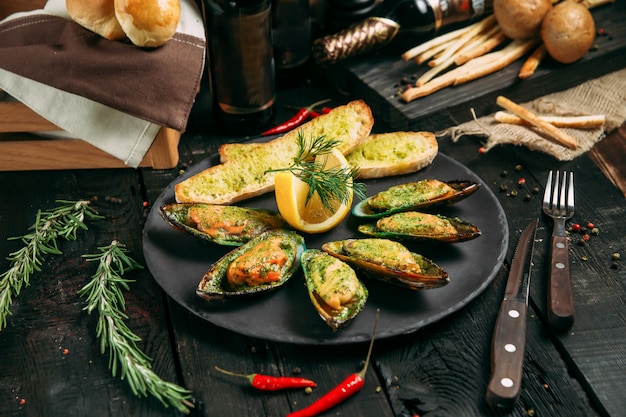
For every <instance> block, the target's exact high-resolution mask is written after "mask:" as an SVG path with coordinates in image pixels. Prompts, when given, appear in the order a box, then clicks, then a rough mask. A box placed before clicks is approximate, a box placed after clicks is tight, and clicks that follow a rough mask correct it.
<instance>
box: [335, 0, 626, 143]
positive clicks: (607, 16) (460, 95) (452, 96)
mask: <svg viewBox="0 0 626 417" xmlns="http://www.w3.org/2000/svg"><path fill="white" fill-rule="evenodd" d="M592 13H593V15H594V19H595V22H596V26H597V28H602V29H604V30H605V31H606V33H607V36H597V37H596V40H595V45H596V46H597V48H594V50H592V51H590V52H589V53H588V54H587V55H586V56H585V57H584V58H582V59H581V60H579V61H577V62H575V63H573V64H568V65H563V64H559V63H557V62H555V61H553V60H551V59H549V58H548V59H545V60H544V62H543V63H542V64H541V65H540V67H539V68H538V69H537V72H536V73H535V75H534V76H532V77H530V78H528V79H526V80H521V79H518V78H517V73H518V71H519V68H520V67H521V65H522V60H521V59H520V60H518V61H517V62H515V63H513V64H512V65H510V66H509V67H507V68H505V69H503V70H500V71H498V72H497V73H495V74H491V75H489V76H486V77H484V78H481V79H478V80H475V81H472V82H469V83H467V84H464V85H460V86H457V87H448V88H445V89H443V90H440V91H438V92H436V93H434V94H432V95H430V96H427V97H423V98H420V99H417V100H414V101H412V102H411V103H405V102H403V101H401V100H400V98H399V97H398V96H397V94H396V93H397V91H398V89H399V87H398V85H397V84H398V83H399V82H400V81H401V80H402V79H407V80H410V79H411V77H412V76H414V75H417V76H419V75H421V74H422V73H423V72H425V71H426V70H427V68H428V67H426V66H424V65H423V66H417V65H416V64H415V63H414V62H412V61H409V62H405V61H403V60H402V59H401V58H400V53H398V52H397V51H394V53H393V54H391V52H389V51H386V50H383V51H380V52H379V53H376V54H374V55H370V56H367V57H363V58H357V59H354V60H350V61H346V62H344V63H340V64H338V65H336V66H335V67H333V68H330V69H329V80H330V81H331V82H334V83H336V84H337V85H338V87H339V88H340V89H341V90H342V91H346V92H348V93H351V94H353V95H355V96H356V97H360V98H363V99H365V100H366V101H367V103H368V104H369V105H370V106H371V107H372V111H373V112H374V115H375V116H376V118H377V119H380V120H383V121H385V123H387V124H388V125H389V126H390V127H391V128H393V129H397V130H402V129H417V130H430V131H440V130H443V129H446V128H448V127H451V126H456V125H457V124H460V123H463V122H466V121H469V120H471V118H472V114H471V109H474V111H475V112H476V114H477V116H478V117H480V116H483V115H487V114H490V113H493V112H495V111H497V110H500V108H499V107H498V106H497V105H496V102H495V99H496V97H497V96H498V95H504V96H506V97H508V98H510V99H511V100H513V101H516V102H524V101H529V100H532V99H535V98H537V97H540V96H543V95H546V94H548V93H553V92H556V91H561V90H564V89H567V88H569V87H573V86H575V85H578V84H580V83H581V82H584V81H586V80H589V79H592V78H595V77H598V76H600V75H604V74H607V73H609V72H612V71H615V70H618V69H621V68H624V67H626V25H625V24H624V21H626V0H616V1H615V3H613V4H609V5H605V6H600V7H598V8H597V9H594V10H592ZM392 51H393V49H392Z"/></svg>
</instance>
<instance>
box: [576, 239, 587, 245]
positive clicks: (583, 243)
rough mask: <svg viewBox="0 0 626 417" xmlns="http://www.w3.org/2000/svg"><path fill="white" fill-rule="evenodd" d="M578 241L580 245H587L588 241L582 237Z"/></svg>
mask: <svg viewBox="0 0 626 417" xmlns="http://www.w3.org/2000/svg"><path fill="white" fill-rule="evenodd" d="M577 243H578V246H585V243H586V242H585V239H583V238H580V239H578V242H577Z"/></svg>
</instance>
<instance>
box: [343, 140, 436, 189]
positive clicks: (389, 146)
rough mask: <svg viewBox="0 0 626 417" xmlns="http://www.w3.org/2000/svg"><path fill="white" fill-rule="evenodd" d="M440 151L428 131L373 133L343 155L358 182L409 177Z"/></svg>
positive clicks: (428, 163) (431, 160) (429, 162)
mask: <svg viewBox="0 0 626 417" xmlns="http://www.w3.org/2000/svg"><path fill="white" fill-rule="evenodd" d="M438 151H439V144H438V142H437V139H436V138H435V135H434V134H433V133H431V132H391V133H380V134H373V135H370V136H369V137H367V138H366V139H365V140H364V141H362V142H361V143H360V144H359V146H357V147H356V148H355V149H354V150H353V151H352V152H351V153H349V154H348V155H347V156H346V159H347V160H348V162H349V163H350V164H351V165H353V166H358V167H359V175H358V177H359V178H360V179H367V178H380V177H388V176H392V175H402V174H409V173H411V172H416V171H419V170H420V169H423V168H425V167H426V166H428V165H430V164H431V163H432V162H433V160H434V159H435V157H436V156H437V152H438Z"/></svg>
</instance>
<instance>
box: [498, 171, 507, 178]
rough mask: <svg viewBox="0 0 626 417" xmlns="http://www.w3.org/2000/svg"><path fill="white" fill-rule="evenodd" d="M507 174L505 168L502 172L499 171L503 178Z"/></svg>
mask: <svg viewBox="0 0 626 417" xmlns="http://www.w3.org/2000/svg"><path fill="white" fill-rule="evenodd" d="M507 175H508V172H507V170H503V171H502V172H500V176H501V177H503V178H504V177H506V176H507Z"/></svg>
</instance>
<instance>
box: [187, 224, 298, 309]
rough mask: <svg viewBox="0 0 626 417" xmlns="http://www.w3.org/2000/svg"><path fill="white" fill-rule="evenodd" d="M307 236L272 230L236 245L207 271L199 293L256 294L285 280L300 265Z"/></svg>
mask: <svg viewBox="0 0 626 417" xmlns="http://www.w3.org/2000/svg"><path fill="white" fill-rule="evenodd" d="M305 250H306V245H305V242H304V238H303V237H302V236H300V235H299V234H297V233H296V232H294V231H291V230H285V229H276V230H269V231H267V232H264V233H262V234H260V235H259V236H257V237H255V238H253V239H251V240H250V241H248V242H246V243H244V244H243V245H241V246H239V247H238V248H235V249H233V250H232V251H230V252H228V253H227V254H226V255H224V256H223V257H221V258H220V259H218V260H217V262H215V263H214V264H213V265H212V266H211V268H209V270H208V271H207V272H206V273H205V274H204V276H203V277H202V280H201V281H200V283H199V284H198V287H197V288H196V293H197V294H198V295H199V296H200V297H202V298H204V299H206V300H215V299H224V298H226V297H233V296H241V295H249V294H257V293H260V292H263V291H269V290H273V289H276V288H278V287H280V286H281V285H283V284H285V283H286V282H287V281H288V280H289V278H291V276H292V275H293V274H294V272H295V271H296V270H297V269H298V268H299V267H300V255H301V254H302V252H304V251H305Z"/></svg>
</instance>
